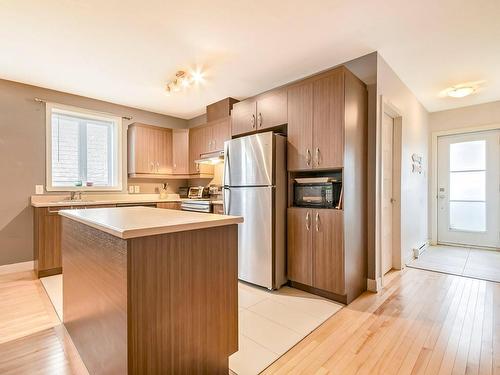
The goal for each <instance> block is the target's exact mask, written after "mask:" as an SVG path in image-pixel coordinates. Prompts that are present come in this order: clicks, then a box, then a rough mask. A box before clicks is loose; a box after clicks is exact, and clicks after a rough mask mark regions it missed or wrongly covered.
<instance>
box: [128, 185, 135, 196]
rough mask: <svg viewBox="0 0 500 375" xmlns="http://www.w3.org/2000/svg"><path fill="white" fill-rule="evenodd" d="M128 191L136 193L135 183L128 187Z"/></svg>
mask: <svg viewBox="0 0 500 375" xmlns="http://www.w3.org/2000/svg"><path fill="white" fill-rule="evenodd" d="M128 192H129V193H130V194H133V193H134V186H133V185H130V186H129V187H128Z"/></svg>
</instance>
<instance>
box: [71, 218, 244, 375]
mask: <svg viewBox="0 0 500 375" xmlns="http://www.w3.org/2000/svg"><path fill="white" fill-rule="evenodd" d="M62 219H63V220H62V225H63V230H62V249H63V268H64V291H63V305H64V325H65V326H66V328H67V330H68V332H69V334H70V336H71V338H72V340H73V342H74V344H75V346H76V348H77V349H78V352H79V353H80V355H81V357H82V359H83V362H84V363H85V365H86V366H87V368H88V370H89V373H91V374H127V373H128V374H227V373H228V357H229V355H231V354H232V353H234V352H236V351H237V350H238V284H237V277H238V270H237V267H238V260H237V254H238V239H237V236H238V234H237V225H236V224H232V225H226V226H219V227H213V228H207V229H198V230H188V231H182V232H175V233H167V234H161V235H155V236H147V237H137V238H132V239H127V240H124V239H121V238H118V237H115V236H113V235H111V234H108V233H105V232H103V231H101V230H98V229H94V228H92V227H90V226H87V225H85V224H81V223H79V222H76V221H73V220H71V219H68V218H66V217H63V218H62Z"/></svg>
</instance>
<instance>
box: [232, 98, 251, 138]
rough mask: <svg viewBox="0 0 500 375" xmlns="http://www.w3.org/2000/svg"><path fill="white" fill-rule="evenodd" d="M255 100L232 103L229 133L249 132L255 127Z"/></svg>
mask: <svg viewBox="0 0 500 375" xmlns="http://www.w3.org/2000/svg"><path fill="white" fill-rule="evenodd" d="M256 112H257V101H256V100H255V99H253V98H252V99H247V100H243V101H241V102H239V103H236V104H235V105H233V109H232V111H231V135H233V136H235V135H239V134H245V133H251V132H253V131H255V130H256V129H257V128H256V126H257V118H256V117H257V115H256Z"/></svg>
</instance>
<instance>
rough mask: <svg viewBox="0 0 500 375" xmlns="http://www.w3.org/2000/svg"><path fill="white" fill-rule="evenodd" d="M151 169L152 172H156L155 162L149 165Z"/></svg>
mask: <svg viewBox="0 0 500 375" xmlns="http://www.w3.org/2000/svg"><path fill="white" fill-rule="evenodd" d="M149 170H150V171H151V172H154V170H155V163H153V162H151V165H150V166H149Z"/></svg>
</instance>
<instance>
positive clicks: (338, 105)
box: [313, 70, 344, 169]
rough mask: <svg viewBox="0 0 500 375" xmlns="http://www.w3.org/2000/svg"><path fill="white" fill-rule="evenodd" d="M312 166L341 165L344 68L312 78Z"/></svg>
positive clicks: (328, 167)
mask: <svg viewBox="0 0 500 375" xmlns="http://www.w3.org/2000/svg"><path fill="white" fill-rule="evenodd" d="M313 103H314V107H313V113H314V118H313V145H314V152H313V154H314V158H313V160H314V168H316V169H332V168H342V166H343V156H344V72H343V70H339V71H336V72H334V73H332V74H330V75H328V76H327V77H325V78H322V79H319V80H317V81H315V82H314V94H313Z"/></svg>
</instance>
